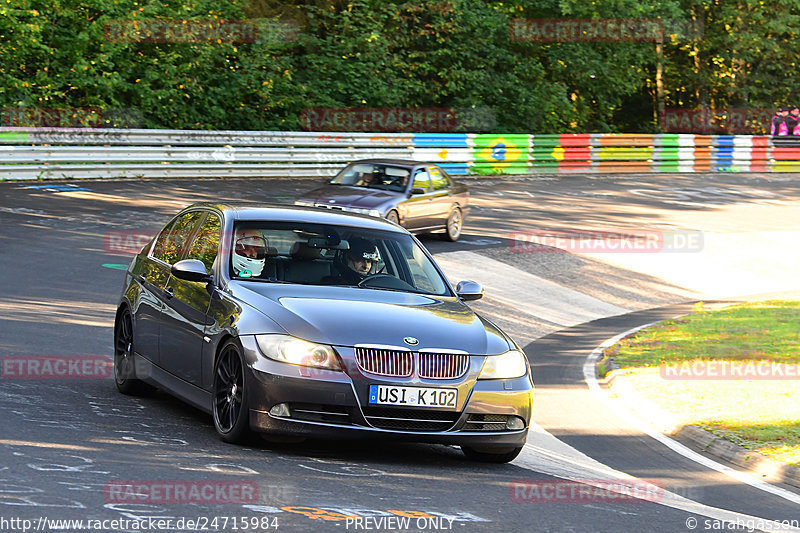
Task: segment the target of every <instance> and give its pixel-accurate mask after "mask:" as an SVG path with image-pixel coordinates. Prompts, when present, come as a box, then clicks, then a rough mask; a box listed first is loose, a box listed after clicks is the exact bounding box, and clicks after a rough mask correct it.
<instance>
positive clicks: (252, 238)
mask: <svg viewBox="0 0 800 533" xmlns="http://www.w3.org/2000/svg"><path fill="white" fill-rule="evenodd" d="M266 254H267V241H266V239H265V238H264V236H263V235H262V234H261V232H260V231H258V230H243V231H241V232H237V234H236V239H235V240H234V246H233V255H232V257H231V259H232V260H233V270H234V274H236V275H237V276H239V277H242V278H250V277H253V276H260V275H261V272H262V271H263V270H264V264H265V263H266Z"/></svg>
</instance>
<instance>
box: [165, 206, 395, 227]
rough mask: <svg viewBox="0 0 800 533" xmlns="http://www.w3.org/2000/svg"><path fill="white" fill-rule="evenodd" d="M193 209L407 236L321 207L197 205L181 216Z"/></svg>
mask: <svg viewBox="0 0 800 533" xmlns="http://www.w3.org/2000/svg"><path fill="white" fill-rule="evenodd" d="M192 209H215V210H217V211H221V212H222V213H223V214H224V215H225V216H226V218H232V219H233V220H242V221H251V220H266V221H270V222H300V223H308V224H329V225H334V226H352V227H357V228H362V229H375V230H383V231H394V232H397V233H408V232H407V231H406V230H405V229H403V228H400V227H398V226H395V225H394V224H392V223H391V222H388V221H386V220H384V219H382V218H377V217H373V216H369V215H360V214H357V213H344V212H342V211H338V210H332V209H325V208H321V207H301V206H291V205H271V204H257V203H252V202H198V203H195V204H192V205H190V206H187V207H185V208H184V209H183V210H181V212H184V211H189V210H192Z"/></svg>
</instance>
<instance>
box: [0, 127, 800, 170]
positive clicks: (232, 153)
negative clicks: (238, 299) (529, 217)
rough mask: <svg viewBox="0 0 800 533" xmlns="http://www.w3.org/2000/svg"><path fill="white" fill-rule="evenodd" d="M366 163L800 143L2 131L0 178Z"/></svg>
mask: <svg viewBox="0 0 800 533" xmlns="http://www.w3.org/2000/svg"><path fill="white" fill-rule="evenodd" d="M367 158H397V159H414V160H418V161H428V162H435V163H438V164H440V165H441V166H442V167H444V168H445V169H447V170H448V171H449V172H450V173H452V174H483V175H490V174H536V173H592V172H596V173H600V172H609V173H611V172H614V173H618V172H703V171H762V172H781V171H800V139H798V138H794V137H788V138H787V137H775V138H771V137H767V136H751V135H690V134H654V135H647V134H564V135H539V134H536V135H527V134H507V135H502V134H462V133H318V132H274V131H194V130H141V129H138V130H123V129H90V128H87V129H82V128H7V127H6V128H0V179H4V180H8V179H45V178H46V179H58V178H112V177H139V176H141V177H281V176H284V177H318V176H331V175H333V174H334V173H335V172H336V171H337V170H338V169H340V168H341V167H342V166H343V165H344V164H345V163H347V162H350V161H354V160H358V159H367Z"/></svg>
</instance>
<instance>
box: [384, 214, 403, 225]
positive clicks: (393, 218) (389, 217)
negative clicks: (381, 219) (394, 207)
mask: <svg viewBox="0 0 800 533" xmlns="http://www.w3.org/2000/svg"><path fill="white" fill-rule="evenodd" d="M386 220H388V221H389V222H393V223H395V224H397V225H398V226H399V225H400V217H399V216H397V211H389V212H388V213H386Z"/></svg>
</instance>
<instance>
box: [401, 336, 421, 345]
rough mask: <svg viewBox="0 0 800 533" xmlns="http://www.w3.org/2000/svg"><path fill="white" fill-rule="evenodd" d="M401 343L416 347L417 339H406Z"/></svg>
mask: <svg viewBox="0 0 800 533" xmlns="http://www.w3.org/2000/svg"><path fill="white" fill-rule="evenodd" d="M403 342H404V343H406V344H408V345H411V346H416V345H417V344H419V339H415V338H414V337H406V338H405V339H403Z"/></svg>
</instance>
